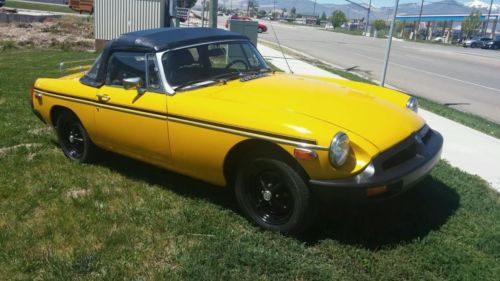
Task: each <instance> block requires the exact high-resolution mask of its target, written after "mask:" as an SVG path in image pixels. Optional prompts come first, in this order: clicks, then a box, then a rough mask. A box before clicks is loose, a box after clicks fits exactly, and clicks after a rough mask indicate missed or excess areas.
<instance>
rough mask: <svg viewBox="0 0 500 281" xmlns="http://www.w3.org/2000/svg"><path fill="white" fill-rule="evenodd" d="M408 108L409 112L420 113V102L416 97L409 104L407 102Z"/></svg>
mask: <svg viewBox="0 0 500 281" xmlns="http://www.w3.org/2000/svg"><path fill="white" fill-rule="evenodd" d="M406 108H408V109H409V110H411V111H413V112H415V113H418V100H417V98H415V97H411V98H410V99H409V100H408V101H407V102H406Z"/></svg>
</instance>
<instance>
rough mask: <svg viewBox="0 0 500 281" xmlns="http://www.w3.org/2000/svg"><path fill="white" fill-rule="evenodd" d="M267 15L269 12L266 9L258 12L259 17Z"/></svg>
mask: <svg viewBox="0 0 500 281" xmlns="http://www.w3.org/2000/svg"><path fill="white" fill-rule="evenodd" d="M266 15H267V12H266V11H264V10H259V12H258V13H257V16H258V17H259V18H263V17H265V16H266Z"/></svg>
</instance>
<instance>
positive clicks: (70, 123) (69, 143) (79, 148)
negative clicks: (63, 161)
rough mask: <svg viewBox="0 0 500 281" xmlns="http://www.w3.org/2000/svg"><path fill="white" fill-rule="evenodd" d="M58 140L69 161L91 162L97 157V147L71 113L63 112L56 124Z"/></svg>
mask: <svg viewBox="0 0 500 281" xmlns="http://www.w3.org/2000/svg"><path fill="white" fill-rule="evenodd" d="M56 130H57V138H58V141H59V145H60V146H61V149H62V151H63V153H64V155H66V157H68V158H69V159H71V160H73V161H77V162H82V163H86V162H90V161H91V160H92V159H93V158H94V156H95V146H94V144H93V143H92V141H91V140H90V138H89V136H88V134H87V131H86V130H85V128H84V127H83V125H82V123H81V122H80V120H78V117H76V115H75V114H74V113H72V112H70V111H64V112H62V113H61V114H60V115H59V117H58V118H57V122H56Z"/></svg>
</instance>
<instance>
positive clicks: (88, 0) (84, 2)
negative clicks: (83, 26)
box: [68, 0, 94, 14]
mask: <svg viewBox="0 0 500 281" xmlns="http://www.w3.org/2000/svg"><path fill="white" fill-rule="evenodd" d="M68 4H69V8H70V9H72V10H75V11H77V12H80V14H81V13H89V14H93V13H94V0H69V3H68Z"/></svg>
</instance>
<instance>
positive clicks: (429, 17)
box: [396, 14, 499, 21]
mask: <svg viewBox="0 0 500 281" xmlns="http://www.w3.org/2000/svg"><path fill="white" fill-rule="evenodd" d="M468 16H469V15H422V17H421V19H420V20H421V21H445V20H446V21H452V20H453V21H463V20H465V19H466V18H467V17H468ZM498 16H499V15H496V14H495V15H491V16H490V18H491V19H493V20H495V19H498ZM486 17H487V16H485V15H481V17H480V20H481V21H484V20H486ZM418 19H419V16H418V15H405V16H397V17H396V20H400V21H418Z"/></svg>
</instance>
